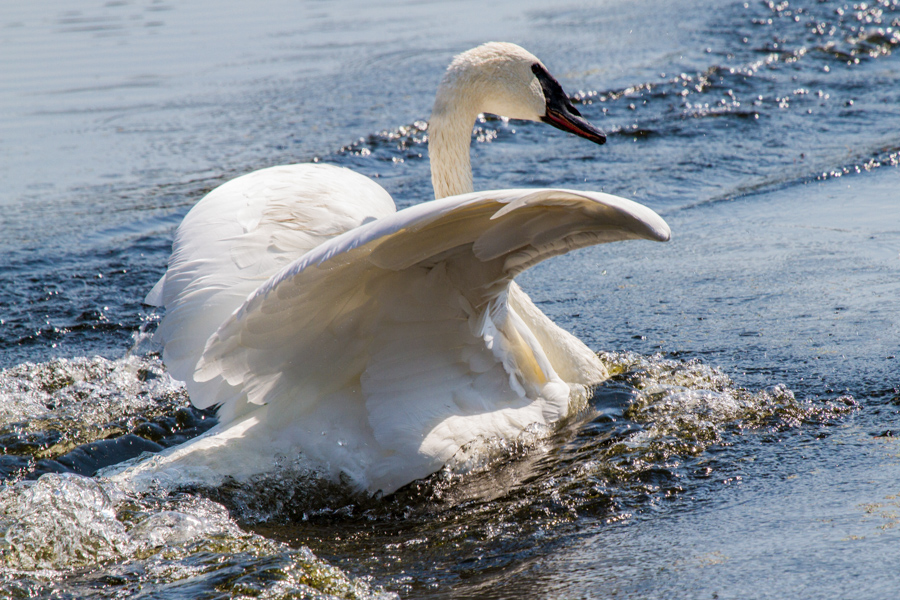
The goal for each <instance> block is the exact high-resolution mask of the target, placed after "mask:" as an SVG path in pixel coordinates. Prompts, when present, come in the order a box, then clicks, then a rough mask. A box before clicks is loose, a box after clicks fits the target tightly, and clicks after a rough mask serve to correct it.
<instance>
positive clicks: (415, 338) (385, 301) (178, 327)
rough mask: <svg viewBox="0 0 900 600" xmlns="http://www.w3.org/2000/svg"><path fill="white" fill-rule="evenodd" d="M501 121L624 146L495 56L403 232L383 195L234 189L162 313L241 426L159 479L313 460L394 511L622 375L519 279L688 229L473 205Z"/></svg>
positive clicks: (281, 181)
mask: <svg viewBox="0 0 900 600" xmlns="http://www.w3.org/2000/svg"><path fill="white" fill-rule="evenodd" d="M482 112H490V113H495V114H498V115H503V116H506V117H510V118H515V119H525V120H530V121H543V122H546V123H549V124H550V125H553V126H554V127H557V128H559V129H562V130H565V131H569V132H571V133H574V134H576V135H579V136H581V137H584V138H586V139H588V140H590V141H593V142H595V143H601V144H602V143H603V142H604V140H605V138H604V136H603V134H602V133H601V132H599V131H598V130H597V129H595V128H594V127H593V126H592V125H590V124H589V123H588V122H586V121H585V120H583V119H582V118H581V117H580V115H579V113H578V111H577V110H576V109H575V108H574V107H573V106H572V104H571V103H570V102H569V99H568V98H567V96H566V95H565V92H563V90H562V88H561V87H560V85H559V83H558V82H557V81H556V80H555V79H554V78H553V77H552V76H551V75H550V73H549V72H548V71H547V69H546V68H545V67H544V65H543V64H542V63H541V62H540V61H539V60H538V59H537V58H535V57H534V56H533V55H532V54H530V53H528V52H527V51H525V50H524V49H522V48H520V47H518V46H515V45H513V44H508V43H489V44H485V45H482V46H479V47H477V48H475V49H473V50H469V51H468V52H465V53H463V54H461V55H459V56H457V57H456V58H455V59H454V60H453V62H452V64H451V65H450V66H449V68H448V70H447V72H446V74H445V75H444V78H443V80H442V82H441V84H440V86H439V89H438V93H437V98H436V100H435V103H434V110H433V113H432V116H431V120H430V122H429V127H428V135H429V154H430V158H431V168H432V182H433V186H434V191H435V196H436V197H437V199H436V200H435V201H433V202H427V203H424V204H420V205H417V206H413V207H411V208H407V209H405V210H402V211H399V212H397V211H396V209H395V207H394V203H393V201H392V200H391V198H390V196H389V195H388V194H387V192H385V191H384V190H383V189H382V188H381V187H380V186H379V185H377V184H376V183H374V182H373V181H371V180H370V179H368V178H366V177H363V176H362V175H359V174H356V173H353V172H352V171H349V170H347V169H343V168H337V167H333V166H326V165H321V164H303V165H290V166H280V167H272V168H269V169H263V170H260V171H256V172H253V173H250V174H248V175H244V176H242V177H239V178H237V179H234V180H232V181H229V182H228V183H225V184H224V185H222V186H220V187H218V188H216V189H215V190H213V191H212V192H210V193H209V194H208V195H207V196H206V197H204V198H203V199H202V200H201V201H200V202H199V203H198V204H197V205H196V206H195V207H194V208H193V209H192V210H191V211H190V212H189V213H188V214H187V216H185V218H184V221H183V222H182V224H181V225H180V227H179V228H178V230H177V232H176V234H175V240H174V244H173V251H172V255H171V258H170V259H169V265H168V271H167V272H166V274H165V275H164V276H163V277H162V279H161V280H160V281H159V283H158V284H157V285H156V286H155V287H154V288H153V290H152V291H151V292H150V294H149V295H148V296H147V302H148V303H150V304H156V305H159V306H164V307H165V316H164V318H163V319H162V321H161V323H160V325H159V328H158V330H157V333H156V336H155V337H156V339H157V340H158V341H159V342H161V343H162V344H163V346H164V350H163V359H164V361H165V364H166V366H167V369H168V370H169V372H170V373H171V374H172V376H173V377H175V378H177V379H179V380H182V381H184V383H185V385H186V387H187V390H188V392H189V394H190V398H191V401H192V402H193V403H194V404H195V405H196V406H198V407H201V408H204V407H210V406H215V405H218V406H219V409H218V411H219V412H218V414H219V419H220V422H219V424H218V425H217V426H216V427H215V428H213V429H212V430H210V431H209V432H208V433H207V434H205V435H203V436H201V437H200V438H197V439H195V440H192V441H189V442H187V443H186V444H184V445H182V446H180V447H177V448H174V449H170V450H169V451H167V452H165V453H164V454H162V455H161V456H159V457H158V458H156V460H154V461H151V462H150V463H146V464H145V465H143V466H139V467H137V471H143V472H146V473H151V474H152V473H156V474H159V473H160V472H163V471H167V472H168V475H169V476H173V473H175V472H177V473H178V475H177V477H176V479H181V478H182V475H183V476H184V477H188V478H190V477H196V478H200V479H202V480H203V481H205V482H206V483H211V484H215V482H216V481H217V480H221V478H222V477H224V476H231V477H234V478H236V479H238V480H245V479H247V478H249V477H251V476H253V475H256V474H261V473H265V472H267V471H270V470H271V469H273V468H274V465H275V464H276V457H286V458H288V459H290V460H293V459H295V458H297V457H299V456H302V457H303V459H304V460H305V461H308V464H310V465H314V467H315V468H316V469H317V470H318V471H319V472H320V473H321V474H323V475H324V476H327V477H330V478H333V479H335V480H341V481H346V482H349V483H350V484H351V485H352V486H354V487H356V488H357V489H363V490H368V491H370V492H375V491H378V490H380V491H382V492H383V493H390V492H392V491H394V490H396V489H397V488H399V487H401V486H402V485H404V484H406V483H408V482H410V481H413V480H415V479H418V478H421V477H424V476H426V475H429V474H430V473H433V472H434V471H436V470H438V469H440V468H441V466H442V465H444V464H445V463H446V462H447V461H448V460H450V459H451V458H452V457H453V456H454V455H455V454H456V453H457V452H458V451H459V450H460V448H462V447H464V446H465V445H466V444H469V443H470V442H473V441H475V440H477V439H479V438H480V439H488V438H495V437H499V438H506V439H515V438H516V437H517V436H519V435H520V434H521V433H522V432H523V431H524V430H525V429H526V428H529V427H530V426H534V425H538V426H543V425H548V424H551V423H553V422H555V421H557V420H559V419H560V418H562V417H565V416H566V415H567V414H568V413H569V411H570V410H571V407H572V403H573V398H576V397H579V396H580V397H584V391H585V389H586V386H590V385H593V384H596V383H598V382H600V381H602V380H603V379H605V378H606V377H607V373H606V370H605V368H604V366H603V364H602V363H601V362H600V361H599V360H598V359H597V357H596V355H595V354H594V353H593V352H592V351H591V350H590V349H589V348H587V347H586V346H585V345H584V344H583V343H581V342H580V341H579V340H578V339H577V338H575V337H574V336H572V335H571V334H569V333H567V332H565V331H563V330H562V329H560V328H559V327H557V326H556V325H554V324H553V323H552V322H551V321H550V320H549V318H547V317H546V316H545V315H544V314H543V313H542V312H541V311H540V310H539V309H538V308H537V307H536V306H535V305H534V304H533V303H532V302H531V300H530V299H529V298H528V296H527V295H526V294H525V293H524V292H523V291H522V290H521V289H519V288H518V286H516V285H515V283H514V282H513V277H515V275H516V274H518V273H520V272H522V271H523V270H525V269H527V268H529V267H531V266H532V265H534V264H536V263H538V262H540V261H542V260H544V259H546V258H549V257H552V256H557V255H560V254H563V253H565V252H568V251H569V250H574V249H576V248H582V247H585V246H588V245H592V244H599V243H604V242H611V241H616V240H625V239H636V238H644V239H650V240H660V241H664V240H667V239H668V237H669V228H668V226H667V225H666V223H665V222H664V221H663V220H662V219H661V218H660V217H659V216H658V215H657V214H656V213H654V212H653V211H652V210H650V209H648V208H646V207H644V206H642V205H639V204H636V203H634V202H631V201H629V200H625V199H622V198H617V197H615V196H610V195H607V194H602V193H597V192H583V191H573V190H559V189H515V190H499V191H487V192H477V193H475V192H473V189H472V172H471V166H470V162H469V161H470V158H469V145H470V141H471V134H472V127H473V124H474V121H475V119H476V117H477V115H478V114H479V113H482ZM132 475H134V473H132ZM217 478H219V479H217Z"/></svg>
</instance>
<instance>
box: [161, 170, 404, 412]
mask: <svg viewBox="0 0 900 600" xmlns="http://www.w3.org/2000/svg"><path fill="white" fill-rule="evenodd" d="M394 210H395V208H394V203H393V201H392V200H391V198H390V196H389V195H388V194H387V192H385V191H384V190H383V189H382V188H381V187H380V186H379V185H377V184H376V183H375V182H373V181H371V180H370V179H368V178H366V177H363V176H362V175H359V174H357V173H354V172H353V171H350V170H349V169H343V168H338V167H333V166H329V165H313V164H304V165H287V166H279V167H271V168H268V169H262V170H259V171H254V172H253V173H250V174H247V175H244V176H242V177H238V178H237V179H234V180H231V181H229V182H228V183H225V184H224V185H222V186H220V187H218V188H216V189H215V190H213V191H212V192H210V193H209V194H208V195H207V196H206V197H204V198H203V199H202V200H201V201H200V202H198V203H197V205H195V206H194V207H193V208H192V209H191V211H190V212H189V213H188V214H187V216H185V218H184V221H183V222H182V224H181V225H180V226H179V228H178V231H177V232H176V234H175V240H174V243H173V250H172V255H171V258H170V259H169V268H168V271H167V272H166V274H165V275H164V276H163V277H162V278H161V279H160V280H159V282H158V283H157V284H156V285H155V286H154V288H153V289H152V290H151V292H150V293H149V294H148V295H147V299H146V302H147V303H148V304H153V305H158V306H165V308H166V314H165V317H164V318H163V319H162V322H161V323H160V325H159V328H158V329H157V332H156V335H155V338H154V339H155V340H156V341H158V342H160V343H161V344H163V345H164V351H163V357H164V360H165V363H166V367H167V368H168V370H169V372H170V373H171V374H172V376H173V377H175V378H176V379H179V380H182V381H185V382H186V384H187V386H188V390H189V392H191V396H192V398H195V399H196V400H195V402H196V403H197V404H198V405H199V406H201V407H205V406H207V405H208V404H209V402H210V401H211V402H216V401H221V400H216V399H221V398H224V397H227V396H229V395H230V394H231V393H233V392H234V390H231V389H229V388H228V386H222V385H221V384H222V382H221V381H212V382H207V383H205V384H203V385H201V384H199V383H198V382H195V381H193V377H192V375H193V372H194V369H195V367H196V363H197V360H198V359H199V358H200V355H201V354H202V352H203V348H204V346H205V345H206V341H207V340H208V339H209V337H210V336H211V335H212V334H213V333H214V332H215V331H216V330H217V329H218V328H219V326H220V325H221V324H222V323H223V322H224V321H225V319H226V318H228V316H229V315H230V314H231V313H232V312H234V310H235V309H237V308H238V307H239V306H241V304H243V303H244V301H245V300H246V299H247V296H248V295H250V293H252V292H253V291H254V290H256V289H257V288H258V287H259V286H260V285H262V284H263V283H264V282H265V281H266V280H268V279H269V278H270V277H272V275H274V274H275V273H277V272H278V271H279V270H281V269H282V268H283V267H284V266H285V265H287V264H289V263H291V262H292V261H294V260H296V259H297V258H298V257H300V256H303V255H304V254H306V252H308V251H309V250H311V249H312V248H314V247H316V246H317V245H319V244H320V243H321V242H322V241H324V240H326V239H329V238H332V237H334V236H336V235H339V234H341V233H344V232H345V231H348V230H350V229H354V228H356V227H358V226H359V225H361V224H362V223H365V222H367V221H370V220H374V219H377V218H380V217H382V216H385V215H387V214H390V213H393V212H394ZM201 388H205V389H201ZM212 388H215V389H212ZM205 399H208V400H206V401H205Z"/></svg>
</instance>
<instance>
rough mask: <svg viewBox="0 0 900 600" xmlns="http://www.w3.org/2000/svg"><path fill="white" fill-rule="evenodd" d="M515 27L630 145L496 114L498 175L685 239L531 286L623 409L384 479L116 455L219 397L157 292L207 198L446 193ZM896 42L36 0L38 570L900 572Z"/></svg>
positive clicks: (25, 286)
mask: <svg viewBox="0 0 900 600" xmlns="http://www.w3.org/2000/svg"><path fill="white" fill-rule="evenodd" d="M489 39H506V40H509V41H514V42H517V43H520V44H522V45H523V46H525V47H526V48H528V49H529V50H531V51H533V52H534V53H535V54H537V55H538V56H540V57H541V58H542V59H543V61H544V62H545V63H546V64H547V65H548V66H549V68H550V70H551V71H552V72H553V73H554V74H555V75H556V76H557V77H558V78H559V79H560V81H561V82H562V84H563V86H564V87H565V88H566V89H567V90H568V91H569V92H570V93H571V94H573V95H574V97H575V100H576V101H577V102H580V104H581V106H580V110H581V111H582V113H583V114H584V115H585V117H587V118H588V119H589V120H591V121H592V122H594V123H596V124H598V125H599V126H601V127H602V128H603V129H604V130H606V131H607V132H608V133H609V134H610V136H609V138H610V139H609V142H608V143H607V145H606V146H604V147H602V148H597V147H594V146H592V145H590V144H588V143H587V142H582V141H580V140H575V139H571V138H567V137H566V136H564V135H562V134H561V133H559V132H556V131H553V130H549V128H546V127H544V126H541V125H537V124H531V123H519V122H504V121H499V120H495V119H487V120H485V121H484V122H482V123H479V124H478V125H477V127H476V129H477V131H476V138H475V139H476V142H475V143H474V144H473V164H474V165H475V185H476V188H478V189H486V188H492V187H513V186H523V185H535V186H538V185H557V186H566V187H575V188H579V187H580V188H584V189H596V190H602V191H605V192H610V193H614V194H619V195H622V196H626V197H629V198H633V199H635V200H638V201H640V202H643V203H646V204H648V205H649V206H651V207H653V208H654V209H655V210H657V211H658V212H660V213H661V214H662V215H663V216H664V217H665V218H666V220H667V221H668V222H669V224H670V225H671V227H672V230H673V233H674V236H673V240H672V241H671V242H669V243H668V244H649V243H626V244H619V245H612V246H607V247H598V248H593V249H588V250H584V251H581V252H578V253H575V254H572V255H567V256H564V257H560V258H557V259H554V260H552V261H549V262H547V263H543V264H542V265H539V266H538V267H537V268H535V269H533V270H532V271H529V272H527V273H525V274H524V275H523V276H522V277H520V283H522V285H523V287H525V288H526V289H527V290H528V291H529V293H530V294H531V295H532V297H533V298H534V300H535V301H536V302H538V303H539V305H540V307H541V308H542V309H543V310H544V311H545V312H546V313H547V314H549V315H550V316H551V317H553V318H554V319H555V320H556V321H557V322H559V323H560V324H562V325H564V326H565V327H567V328H569V329H570V330H572V331H573V332H575V333H576V334H577V335H579V337H581V338H582V339H583V340H585V342H587V343H588V344H589V345H590V346H591V347H592V348H596V349H598V350H601V351H603V352H604V353H603V354H602V356H603V357H604V360H606V361H607V362H608V364H609V365H610V366H611V367H612V368H613V370H614V371H615V372H616V373H617V375H616V376H615V377H614V378H613V379H612V380H611V381H610V382H609V383H608V384H606V385H604V386H602V387H601V388H600V389H598V390H597V393H596V394H595V397H594V398H593V400H592V402H591V407H590V409H589V410H588V411H586V412H585V413H584V414H582V415H580V416H579V417H577V418H574V419H572V420H571V421H570V422H567V423H565V424H563V425H562V426H561V427H560V428H559V430H558V431H557V432H555V433H554V434H553V435H552V436H551V437H549V438H548V439H544V440H538V441H535V442H533V443H530V444H510V445H507V446H501V447H495V448H492V449H490V452H486V453H485V454H483V455H481V456H482V458H481V459H480V460H474V462H473V464H472V465H471V466H472V468H471V470H470V472H469V473H467V474H465V475H459V474H452V473H450V472H445V473H439V474H437V475H435V476H433V477H432V478H430V479H429V480H426V481H424V482H420V483H417V484H414V485H412V486H410V487H408V488H406V489H404V490H401V492H399V493H398V494H396V495H394V496H393V497H391V498H387V499H380V500H379V499H365V498H354V497H348V496H347V494H346V493H345V492H342V491H341V490H336V489H327V488H326V489H319V488H310V487H304V486H303V485H302V483H298V481H297V480H296V479H293V478H292V476H291V474H290V473H289V472H285V473H283V474H282V475H281V476H280V477H276V478H270V479H269V480H267V481H264V482H259V485H258V486H256V487H253V488H241V487H237V486H225V487H223V488H221V489H218V490H205V491H203V493H197V492H191V491H185V492H183V493H178V494H168V495H167V494H162V493H160V494H153V493H151V494H146V495H142V496H138V495H134V494H131V493H129V492H127V491H125V490H121V489H119V488H117V487H116V486H115V485H113V484H111V483H109V482H107V481H105V480H103V479H102V478H93V477H91V475H92V474H93V471H96V470H97V469H99V468H101V467H103V466H106V465H108V464H110V463H111V462H115V461H117V460H124V459H126V458H129V457H132V456H135V455H137V454H139V453H140V452H141V451H143V450H152V449H158V448H160V447H166V446H170V445H173V444H176V443H179V442H180V441H183V440H184V439H187V438H188V437H190V436H192V435H196V434H197V433H199V432H200V431H203V430H204V429H205V428H207V427H209V426H211V424H212V423H213V422H214V421H215V417H214V415H213V414H211V413H204V412H200V411H196V410H194V409H191V408H190V407H189V402H188V400H187V398H186V397H185V395H184V392H183V390H181V389H180V387H179V386H178V385H177V384H175V383H174V382H172V381H171V380H170V379H168V378H167V376H166V375H165V370H164V367H163V366H162V365H161V364H160V362H159V359H158V357H157V356H156V355H155V354H153V352H152V348H150V347H149V345H148V344H147V342H146V339H145V337H146V336H145V333H146V332H147V331H152V327H153V324H154V322H155V320H156V319H157V318H158V317H157V315H155V314H154V313H152V312H151V311H149V310H148V309H147V307H144V306H142V305H141V299H142V298H143V296H144V294H145V293H146V291H147V290H149V288H150V287H151V286H152V284H153V283H154V282H155V280H156V278H158V276H159V275H160V274H161V273H162V272H163V270H164V268H165V261H166V258H167V256H168V252H169V247H170V243H171V235H172V232H173V230H174V228H175V227H176V226H177V224H178V222H179V221H180V219H181V217H182V216H183V215H184V214H185V212H187V210H188V209H189V208H190V206H191V205H192V204H193V203H194V202H195V201H196V200H197V199H198V198H199V197H201V196H202V195H203V194H204V193H205V192H206V191H208V190H209V189H211V188H212V187H215V186H216V185H218V184H220V183H222V182H224V181H226V180H228V179H229V178H231V177H233V176H236V175H238V174H241V173H244V172H247V171H250V170H252V169H256V168H259V167H263V166H268V165H272V164H278V163H285V162H298V161H309V160H314V159H317V160H321V161H326V162H330V163H335V164H341V165H344V166H348V167H351V168H354V169H356V170H358V171H360V172H363V173H365V174H367V175H370V176H373V177H377V178H378V180H379V181H380V182H381V183H382V185H384V186H385V187H386V189H388V191H390V192H391V193H392V195H393V196H394V198H395V199H396V201H397V203H398V205H400V206H408V205H411V204H415V203H418V202H422V201H426V200H428V199H429V198H430V196H431V188H430V185H427V183H426V182H427V181H428V164H427V160H426V159H427V148H426V146H425V144H424V141H423V140H424V137H425V135H426V133H427V132H426V131H423V128H424V121H426V120H427V117H428V113H429V110H430V104H431V99H432V95H433V92H434V88H435V86H436V83H437V81H438V79H439V77H440V73H441V72H442V70H443V68H444V67H445V66H446V63H447V62H448V60H449V58H450V57H451V56H452V55H453V54H454V53H456V52H459V51H461V50H464V49H467V48H469V47H472V46H474V45H476V44H478V43H480V42H483V41H486V40H489ZM898 46H900V4H898V3H897V2H896V1H890V0H882V1H880V2H865V3H862V2H857V3H848V2H816V1H813V0H806V1H796V2H780V3H779V2H747V3H744V2H735V3H723V2H712V1H710V2H690V3H687V2H685V3H681V2H662V1H660V2H653V1H650V0H647V1H642V2H634V3H631V2H626V3H622V2H612V1H609V2H590V3H570V4H562V5H560V6H553V7H552V8H551V7H548V6H547V5H546V3H538V2H521V1H517V2H501V3H493V4H491V6H486V5H485V3H474V2H436V3H426V4H419V3H408V4H398V5H394V6H389V7H378V8H374V7H372V6H370V3H363V2H354V1H352V0H344V1H341V2H331V3H324V2H321V3H320V2H308V3H291V2H279V1H277V0H270V1H269V2H266V3H263V4H262V5H261V4H260V3H252V6H251V5H248V4H241V3H234V5H229V6H223V5H222V4H221V3H206V2H201V3H190V4H187V3H179V2H158V1H157V2H154V1H146V2H106V3H104V2H89V1H81V2H77V3H75V4H73V3H72V2H55V3H54V2H51V3H46V2H45V3H42V4H41V6H40V9H38V8H36V7H34V6H31V5H29V4H27V3H20V5H17V6H15V7H8V8H6V9H4V11H3V14H2V17H0V48H2V51H0V57H2V58H0V78H2V80H3V81H4V82H6V83H7V85H5V86H3V90H2V91H0V184H2V189H3V190H4V192H3V194H2V195H0V208H2V217H0V228H2V232H3V235H2V239H0V367H2V368H3V370H2V371H0V395H2V402H0V445H2V447H3V448H4V453H3V455H2V456H0V458H2V460H0V472H2V474H3V477H4V479H5V481H6V484H5V487H4V488H3V489H2V490H0V507H2V508H0V511H2V517H0V530H2V531H3V532H4V533H3V537H2V538H0V570H2V572H0V588H2V590H3V594H2V595H5V596H12V597H26V596H36V597H46V598H50V597H114V596H122V595H128V596H131V595H135V596H138V597H140V595H141V594H143V596H144V597H166V598H213V597H225V596H229V595H231V596H239V595H248V596H249V595H255V596H262V597H297V596H300V597H304V594H306V595H308V596H311V597H316V594H320V596H319V597H328V595H329V594H330V595H336V596H339V597H340V596H344V597H354V596H355V597H377V596H378V595H379V594H382V593H385V594H391V593H397V594H399V595H401V596H402V597H415V598H449V597H453V598H469V597H471V598H506V597H566V598H568V597H583V598H605V597H613V596H615V597H625V598H672V597H678V598H713V597H718V598H834V597H844V598H861V599H862V598H872V599H876V598H886V597H893V596H895V595H896V592H897V590H898V589H900V576H898V575H897V574H896V564H897V560H898V558H900V555H898V550H897V549H898V548H900V545H898V531H900V527H898V518H897V514H898V511H900V508H898V507H900V500H898V494H900V486H898V483H897V482H898V481H900V461H898V456H900V447H898V444H897V441H896V439H897V433H898V431H900V415H898V413H900V381H898V375H897V373H898V372H900V369H898V360H897V354H898V342H897V340H898V339H900V335H898V334H900V331H898V329H900V325H898V317H897V315H898V314H900V300H898V298H900V284H898V277H897V274H898V267H900V203H898V201H900V191H898V190H900V170H898V165H900V136H898V131H900V62H898V56H900V53H898ZM485 457H487V458H485ZM291 594H293V596H292V595H291Z"/></svg>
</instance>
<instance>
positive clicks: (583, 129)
mask: <svg viewBox="0 0 900 600" xmlns="http://www.w3.org/2000/svg"><path fill="white" fill-rule="evenodd" d="M531 72H532V73H534V75H535V77H537V79H538V81H539V82H540V83H541V87H542V88H543V90H544V98H546V100H547V112H546V113H545V114H544V116H543V117H541V121H543V122H544V123H547V124H549V125H553V126H554V127H556V128H557V129H562V130H563V131H568V132H569V133H574V134H575V135H577V136H579V137H583V138H584V139H586V140H590V141H592V142H594V143H595V144H603V143H605V142H606V135H604V133H603V132H602V131H600V130H599V129H597V128H596V127H594V126H593V125H591V124H590V123H588V122H587V121H585V120H584V119H583V118H581V113H579V112H578V109H576V108H575V107H574V106H572V103H571V102H570V101H569V96H567V95H566V92H565V91H564V90H563V89H562V86H561V85H559V82H558V81H557V80H556V79H554V78H553V75H551V74H550V73H549V72H547V69H545V68H544V66H543V65H541V64H540V63H535V64H533V65H531Z"/></svg>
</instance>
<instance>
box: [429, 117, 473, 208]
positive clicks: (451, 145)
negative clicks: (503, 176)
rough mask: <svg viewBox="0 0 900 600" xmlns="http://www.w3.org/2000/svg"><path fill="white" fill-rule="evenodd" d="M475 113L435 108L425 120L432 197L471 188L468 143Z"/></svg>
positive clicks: (469, 190) (440, 196)
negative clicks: (426, 124) (429, 118)
mask: <svg viewBox="0 0 900 600" xmlns="http://www.w3.org/2000/svg"><path fill="white" fill-rule="evenodd" d="M477 116H478V113H477V112H475V113H474V114H472V113H471V110H466V107H464V106H463V107H459V106H457V107H454V108H453V109H450V110H446V111H440V112H438V110H437V103H436V110H435V112H434V113H432V115H431V120H430V121H429V123H428V156H429V158H430V160H431V184H432V185H433V186H434V197H435V198H445V197H447V196H455V195H457V194H466V193H468V192H473V191H475V188H474V187H473V185H472V161H471V158H470V156H469V146H470V145H471V142H472V126H473V125H474V124H475V119H476V117H477Z"/></svg>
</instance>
